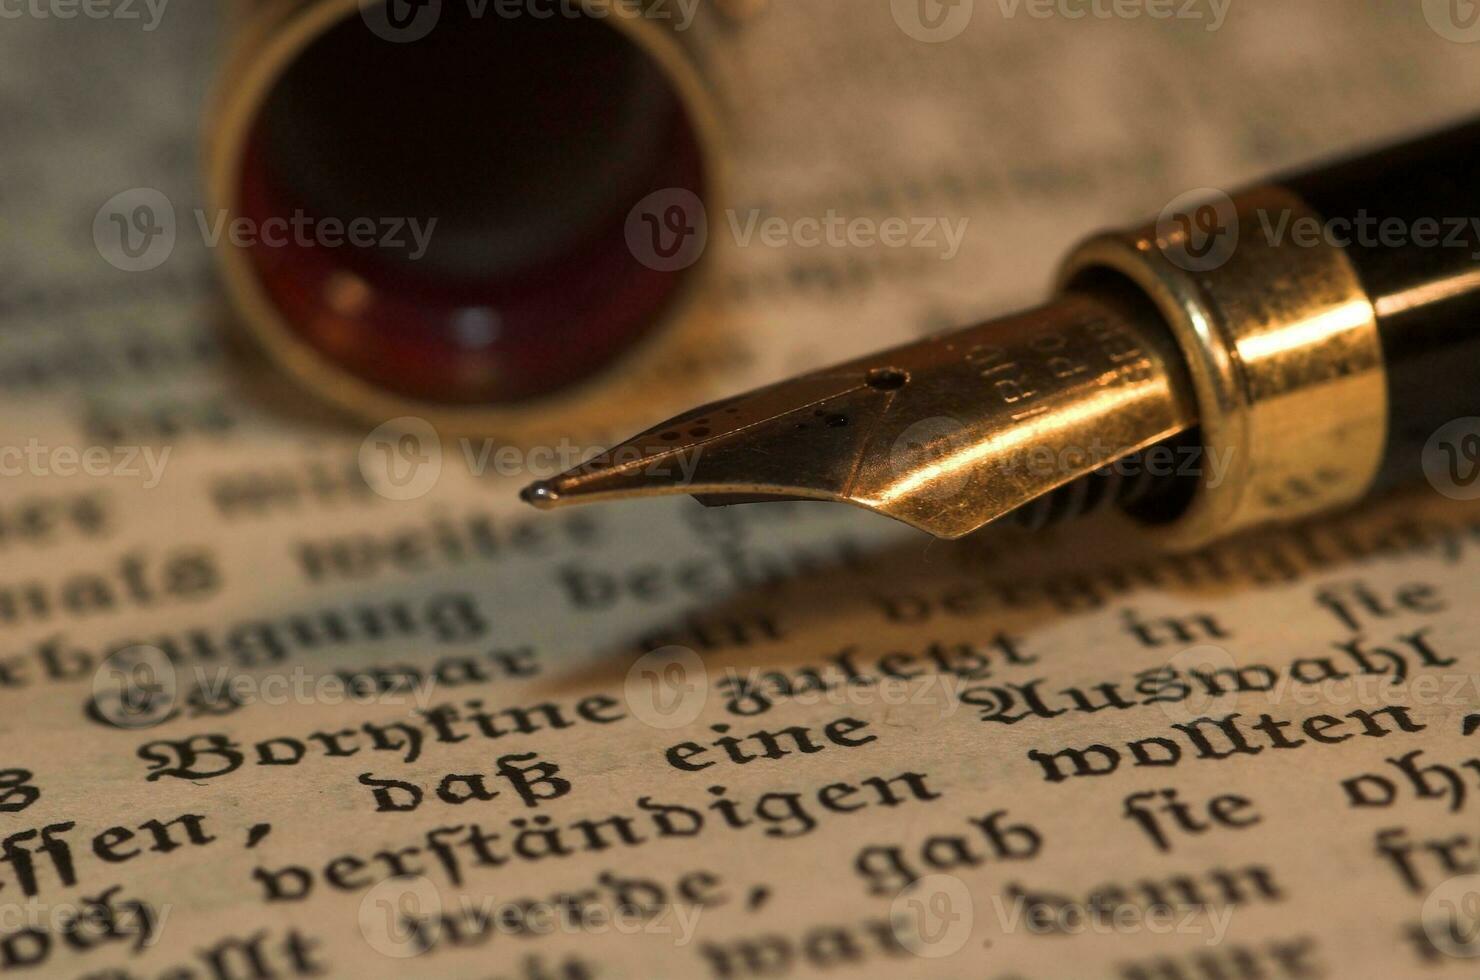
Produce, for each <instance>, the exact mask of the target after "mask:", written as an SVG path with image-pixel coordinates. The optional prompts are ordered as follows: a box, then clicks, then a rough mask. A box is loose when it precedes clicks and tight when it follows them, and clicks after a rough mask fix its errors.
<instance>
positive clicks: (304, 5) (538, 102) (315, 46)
mask: <svg viewBox="0 0 1480 980" xmlns="http://www.w3.org/2000/svg"><path fill="white" fill-rule="evenodd" d="M721 16H722V14H721V11H720V9H719V8H716V7H712V6H711V4H710V3H709V2H708V0H690V2H686V3H678V2H676V0H664V2H662V3H657V2H653V0H485V2H471V0H249V2H244V3H242V4H241V5H240V6H239V7H238V9H237V20H236V24H235V27H234V29H233V36H232V41H233V45H234V50H233V52H232V56H231V58H230V60H229V62H228V66H227V68H226V70H225V73H224V75H223V78H222V80H221V84H220V89H219V92H218V95H217V100H216V103H215V105H214V110H213V114H212V117H211V120H210V123H211V125H210V128H209V131H210V140H209V146H208V163H207V166H208V180H209V187H210V194H211V197H212V201H213V208H214V209H215V210H214V211H213V213H212V216H211V217H212V222H213V223H215V224H216V228H217V229H218V230H219V232H220V235H221V241H220V242H219V247H218V249H217V251H218V253H219V255H220V259H221V263H222V266H223V268H224V271H225V278H226V281H227V284H228V289H229V290H230V293H231V296H232V299H233V301H234V302H235V304H236V306H237V307H238V311H239V313H240V315H241V319H242V320H243V322H244V323H245V324H246V326H247V327H248V329H249V330H250V331H251V332H252V333H253V334H255V336H256V337H257V338H258V339H259V340H260V341H261V342H262V343H263V345H264V346H265V348H266V349H267V351H268V352H269V353H270V355H271V356H272V357H273V358H274V359H275V360H277V361H278V362H279V363H280V364H281V365H282V366H284V367H285V368H286V369H287V370H288V371H289V372H290V373H291V374H292V375H294V376H295V377H296V378H297V379H298V380H299V381H300V382H302V383H304V384H305V385H307V386H308V387H309V388H310V389H312V390H313V391H314V392H316V393H318V394H319V395H321V396H323V397H326V398H328V399H330V400H331V401H333V402H335V403H337V404H338V405H340V406H341V407H343V408H346V409H349V410H351V411H353V412H356V413H358V414H360V415H361V416H364V417H367V418H374V419H381V420H383V419H385V418H389V417H393V416H397V415H408V414H412V415H421V416H424V417H427V418H430V419H433V420H435V421H438V422H439V423H441V424H444V425H447V426H448V427H449V428H463V429H478V428H485V427H486V426H488V425H490V424H493V423H495V422H497V421H500V420H507V419H509V418H511V417H513V415H514V413H517V411H518V410H519V409H520V408H521V407H528V406H530V405H541V406H549V405H551V404H552V403H560V404H566V403H570V402H572V401H573V400H590V399H595V398H599V389H600V388H601V379H602V378H609V377H610V376H611V375H612V374H616V373H620V372H605V371H604V370H603V369H605V368H607V367H609V366H612V365H613V364H615V363H620V362H622V361H623V360H624V359H625V358H627V357H628V356H636V355H635V353H634V352H635V350H636V349H637V348H638V347H640V346H643V345H642V344H641V343H640V342H641V341H643V340H644V339H646V338H648V337H649V336H650V335H651V334H652V333H653V332H654V331H655V330H656V328H658V327H659V326H661V325H663V324H664V323H666V322H669V321H671V320H674V319H675V318H677V317H678V316H679V315H680V314H681V312H682V310H683V308H684V306H685V301H686V299H687V298H688V297H689V296H690V295H691V293H692V290H693V286H694V284H695V280H696V278H697V276H698V275H699V274H700V272H701V271H702V269H703V267H704V264H705V263H704V262H703V259H704V255H705V251H706V249H705V245H706V237H707V230H706V229H707V226H706V213H707V210H708V207H709V206H710V205H711V204H712V196H713V195H714V193H715V191H716V189H717V188H718V186H719V184H720V182H721V175H720V173H719V168H720V161H721V155H720V153H719V152H718V151H717V149H716V144H717V141H718V132H717V131H718V118H717V111H716V107H715V100H714V98H713V96H712V93H711V91H710V89H709V85H708V82H707V80H706V78H705V75H704V73H703V70H702V67H701V66H702V61H701V59H700V57H699V52H701V51H702V50H703V47H704V45H705V44H706V37H709V36H712V33H713V31H714V30H716V29H717V27H716V22H718V21H720V20H721Z"/></svg>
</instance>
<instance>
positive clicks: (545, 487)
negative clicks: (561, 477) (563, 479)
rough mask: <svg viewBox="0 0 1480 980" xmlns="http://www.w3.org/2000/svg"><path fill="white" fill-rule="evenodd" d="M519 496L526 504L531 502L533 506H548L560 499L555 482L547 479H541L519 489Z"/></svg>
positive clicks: (553, 504)
mask: <svg viewBox="0 0 1480 980" xmlns="http://www.w3.org/2000/svg"><path fill="white" fill-rule="evenodd" d="M519 497H520V499H521V500H523V501H524V502H525V503H526V504H533V505H534V506H535V507H540V508H549V507H553V506H555V503H556V502H557V501H558V500H559V499H560V492H559V491H557V490H556V489H555V484H553V483H551V482H550V481H548V480H541V481H540V482H538V483H531V484H530V485H529V486H527V487H525V488H524V489H523V490H521V491H519Z"/></svg>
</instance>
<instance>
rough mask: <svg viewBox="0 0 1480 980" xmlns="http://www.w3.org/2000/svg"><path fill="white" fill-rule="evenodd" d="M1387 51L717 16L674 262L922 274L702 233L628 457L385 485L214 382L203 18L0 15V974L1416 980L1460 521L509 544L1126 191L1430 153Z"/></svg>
mask: <svg viewBox="0 0 1480 980" xmlns="http://www.w3.org/2000/svg"><path fill="white" fill-rule="evenodd" d="M1463 6H1464V5H1460V7H1463ZM1420 8H1421V9H1420ZM7 9H9V8H7ZM67 9H72V10H73V13H74V14H75V16H71V17H64V16H62V14H64V13H65V12H66V10H67ZM89 9H91V8H89ZM1445 9H1447V5H1445V4H1430V3H1424V4H1422V5H1418V4H1413V5H1397V4H1354V3H1349V2H1344V0H1343V2H1335V0H1332V2H1302V3H1298V4H1297V3H1281V2H1274V0H1270V2H1253V0H1233V2H1231V3H1228V2H1222V3H1214V2H1212V0H1207V2H1200V0H1175V2H1168V3H1151V2H1147V3H1144V4H1136V3H1121V4H1112V3H1109V2H1108V0H1107V2H1105V3H1102V4H1091V3H1088V2H1085V3H1077V2H1076V3H1063V4H1042V3H1032V2H1030V0H1022V2H1021V3H1020V4H1019V3H1016V2H1011V0H976V2H975V3H974V4H973V3H970V2H969V0H968V2H966V3H965V4H958V5H956V6H955V7H951V6H948V5H946V6H941V7H940V9H939V10H935V9H934V8H933V7H931V6H930V5H929V4H927V5H925V6H923V7H916V5H914V4H912V3H894V4H892V5H891V4H890V3H886V2H882V0H881V2H877V3H860V2H857V0H807V2H806V3H802V2H800V0H793V2H791V3H780V2H777V3H775V4H774V5H772V6H771V7H770V8H769V9H764V8H762V9H760V11H759V12H758V13H756V14H755V15H753V16H752V17H751V18H750V19H749V20H747V21H746V22H745V23H744V24H743V26H741V27H740V28H739V29H738V30H736V31H735V32H734V36H733V38H731V39H730V40H729V41H727V42H726V46H725V47H724V48H722V49H721V50H719V51H717V52H715V64H716V68H717V70H718V71H720V72H721V73H722V75H723V77H724V78H725V80H726V85H727V90H728V92H729V96H730V97H729V99H728V101H729V103H730V106H731V108H730V111H731V113H732V119H731V125H732V127H733V129H734V132H735V134H736V140H735V143H736V147H735V152H736V154H737V181H738V186H737V193H736V194H735V196H734V197H735V212H734V213H733V214H732V215H725V216H713V220H714V224H715V225H716V227H719V228H721V229H723V231H722V233H721V236H720V237H722V238H723V237H725V236H731V237H733V238H737V239H738V235H739V233H738V232H733V233H732V231H731V229H740V230H741V231H743V229H744V228H745V226H746V223H747V222H748V221H750V220H751V218H752V217H754V218H757V219H758V220H765V219H769V218H780V219H783V223H786V224H788V226H789V227H795V222H796V221H798V220H799V219H806V218H812V219H817V220H818V221H823V220H826V219H827V218H828V217H829V216H830V215H832V214H836V215H839V216H842V217H844V218H856V217H867V218H871V219H882V218H886V217H903V218H905V219H908V220H911V221H919V222H921V223H922V224H923V223H929V224H930V227H931V228H932V233H938V234H939V236H940V237H939V238H932V239H930V240H929V241H930V243H931V244H932V245H935V246H939V247H924V248H900V249H888V248H884V247H868V246H864V245H855V244H848V243H844V244H842V245H839V246H836V247H832V246H829V247H817V248H807V247H803V246H801V245H798V244H795V243H793V244H791V245H786V244H782V245H780V246H778V247H769V246H765V245H747V244H744V243H742V242H741V241H738V240H731V241H718V242H716V243H715V247H717V248H721V249H722V250H723V252H724V255H723V261H722V264H721V267H720V269H719V273H718V275H717V276H716V280H715V282H714V284H713V287H712V289H711V290H710V294H709V296H708V297H707V301H706V307H707V309H706V311H705V314H704V315H706V316H708V317H711V318H713V320H714V321H715V323H716V324H717V326H718V327H719V328H720V329H719V333H720V335H721V336H723V337H725V338H728V339H727V340H726V342H725V343H722V344H708V345H704V346H702V347H695V348H693V349H676V350H674V351H673V353H672V354H671V356H670V359H669V360H668V361H666V362H665V364H664V366H663V367H662V370H661V371H660V372H659V373H657V374H655V375H654V377H652V378H651V379H649V380H650V384H648V385H647V387H648V389H649V390H648V393H647V396H646V397H645V398H644V399H641V400H634V401H633V402H632V403H631V404H630V405H629V406H628V409H627V410H628V412H629V417H624V418H617V419H603V420H600V421H599V422H598V421H596V420H593V422H592V424H591V425H590V427H589V429H588V430H586V431H571V432H568V433H560V434H557V435H558V438H557V435H552V436H551V438H550V441H549V442H547V443H545V444H540V445H528V444H506V443H503V442H500V441H497V440H493V439H490V440H477V439H473V440H457V439H450V438H449V439H445V440H437V439H435V438H429V439H424V440H423V442H422V444H421V445H420V446H418V447H416V448H417V452H416V454H415V458H414V460H413V462H414V463H415V464H416V465H415V466H413V467H412V468H411V469H405V468H394V467H395V465H396V464H398V463H404V462H406V461H407V459H408V458H407V457H401V456H398V453H399V452H400V450H401V448H403V447H402V444H401V443H400V442H399V441H396V440H395V439H392V438H391V437H389V436H387V435H386V434H385V433H382V432H379V431H375V432H372V431H371V428H372V427H371V426H359V427H356V426H354V425H351V424H349V423H345V422H343V421H342V420H338V419H335V418H333V417H331V416H330V415H329V414H327V413H324V412H320V411H318V410H316V409H314V408H313V407H312V406H310V405H308V404H307V403H306V400H305V399H304V398H303V397H302V396H300V395H298V394H297V393H295V392H292V391H290V390H288V389H287V388H286V386H285V385H284V383H283V382H281V381H280V380H279V379H278V378H277V377H276V376H275V374H274V373H273V372H272V371H271V370H269V369H267V368H266V367H264V366H263V365H261V364H259V363H258V362H257V361H256V360H255V359H254V358H253V357H252V356H251V354H250V353H248V352H244V351H239V350H237V349H236V348H235V347H234V346H232V345H230V344H228V343H226V342H225V341H224V340H223V339H222V338H223V337H224V336H226V335H225V333H224V332H223V331H222V329H221V327H222V324H223V322H224V321H225V320H226V319H227V318H228V317H229V312H228V311H226V310H225V309H224V308H223V303H222V300H221V298H220V295H219V293H218V292H217V288H216V286H215V285H214V282H213V278H212V273H211V267H210V263H211V255H210V254H209V248H208V247H207V245H206V244H205V242H204V241H203V238H202V234H201V232H200V230H199V229H200V223H199V214H200V213H203V212H200V209H203V208H204V207H205V204H204V202H203V201H202V199H201V195H200V192H199V190H198V188H197V183H196V180H195V177H194V172H195V171H194V167H195V147H196V141H197V139H198V136H199V132H198V131H199V115H198V114H199V112H200V111H201V105H202V93H203V92H204V89H205V86H206V85H207V84H208V81H209V78H210V76H211V73H212V67H213V64H214V60H215V52H217V51H218V50H219V43H220V40H221V38H220V24H219V21H218V18H219V16H220V11H219V10H218V9H216V5H211V4H201V3H196V4H188V5H187V4H185V3H176V4H167V3H163V2H160V3H155V4H148V5H146V4H144V3H142V2H141V3H138V4H134V5H132V6H130V5H119V4H115V5H114V7H113V8H109V11H111V12H101V13H99V12H97V11H94V13H95V14H96V16H94V15H91V14H88V15H84V14H82V13H79V12H78V11H77V10H76V9H75V8H72V6H71V5H66V4H60V3H53V4H50V5H48V4H46V3H39V4H30V5H28V6H26V7H24V8H22V7H21V6H20V5H16V6H15V7H14V9H13V11H12V12H14V13H15V14H16V15H15V16H11V13H10V12H7V13H6V15H5V16H6V20H5V21H4V24H3V33H0V44H3V46H4V53H3V57H0V104H3V106H4V116H5V118H6V120H7V125H8V127H9V128H8V131H7V139H6V141H5V144H4V146H3V147H0V156H3V159H4V168H3V172H4V174H5V176H6V180H5V183H4V186H3V187H0V213H3V215H4V219H5V220H4V227H5V230H6V234H5V235H4V236H0V252H3V266H4V268H5V270H6V272H5V275H4V277H3V281H0V316H3V321H0V399H3V417H4V419H5V421H4V434H3V439H0V447H3V452H4V453H5V455H4V456H3V457H0V463H3V464H4V466H5V467H6V469H5V471H4V477H5V478H4V480H3V481H0V559H3V560H0V731H3V750H0V973H6V974H12V973H13V974H15V975H36V976H98V977H129V978H135V977H137V978H145V977H150V978H153V977H166V976H168V977H230V978H267V977H272V978H289V977H299V976H354V977H373V976H394V975H411V976H459V977H487V978H492V977H498V978H520V980H544V978H552V980H554V978H579V977H628V978H638V977H699V978H703V977H713V978H749V977H780V976H810V975H827V976H880V977H897V976H911V977H913V976H921V977H927V976H928V977H995V978H1008V977H1111V978H1120V980H1181V978H1207V980H1224V978H1307V977H1393V976H1409V975H1424V976H1430V975H1433V976H1470V975H1473V972H1474V970H1475V966H1474V963H1475V962H1476V960H1475V959H1474V957H1476V956H1477V954H1480V942H1476V936H1475V929H1476V927H1477V925H1480V905H1477V903H1480V887H1477V884H1476V882H1477V879H1475V878H1473V877H1468V878H1467V877H1466V876H1468V875H1473V874H1475V873H1480V832H1477V830H1476V823H1475V818H1474V812H1475V811H1474V807H1475V805H1476V804H1475V794H1476V793H1477V792H1480V754H1477V752H1476V750H1475V748H1474V747H1473V745H1474V744H1475V742H1474V740H1475V737H1476V736H1475V735H1473V734H1472V732H1474V731H1475V729H1476V728H1477V727H1480V687H1477V683H1480V682H1477V677H1480V674H1477V670H1480V652H1477V651H1476V649H1475V648H1474V646H1473V642H1474V641H1473V636H1474V634H1475V632H1476V629H1477V626H1480V620H1477V618H1476V613H1475V610H1476V609H1477V608H1480V585H1477V577H1476V575H1475V574H1474V569H1475V567H1476V562H1477V560H1480V558H1477V554H1480V552H1477V547H1480V509H1477V507H1476V505H1474V504H1472V503H1466V502H1464V501H1462V500H1455V499H1450V497H1446V496H1443V495H1441V494H1438V493H1436V492H1434V491H1433V489H1431V488H1428V487H1420V488H1417V489H1415V490H1414V491H1412V492H1410V493H1408V494H1407V495H1405V496H1402V497H1400V498H1397V499H1389V500H1386V501H1380V502H1377V503H1375V504H1372V505H1370V506H1367V507H1365V508H1363V509H1362V510H1360V511H1357V512H1354V513H1350V514H1344V515H1337V516H1335V517H1333V518H1331V519H1330V520H1328V521H1326V522H1323V523H1321V524H1318V525H1314V526H1311V527H1306V528H1299V529H1293V530H1288V531H1283V532H1279V533H1270V534H1264V535H1259V536H1254V537H1249V538H1244V539H1240V540H1237V541H1233V542H1230V543H1228V544H1226V545H1223V546H1220V547H1218V548H1216V549H1214V550H1211V551H1209V552H1206V553H1203V554H1199V555H1194V556H1183V557H1176V558H1172V557H1167V556H1159V555H1156V554H1154V553H1151V552H1149V551H1146V550H1143V549H1141V548H1140V547H1139V546H1138V545H1136V544H1135V543H1134V542H1130V541H1126V540H1122V539H1121V538H1119V537H1117V536H1115V534H1114V533H1113V532H1112V531H1111V530H1110V529H1108V528H1104V527H1096V526H1093V525H1091V526H1089V527H1073V528H1068V529H1064V530H1059V531H1055V532H1050V533H1048V534H1046V535H1040V536H1033V537H1029V536H1024V535H1021V534H1018V533H1016V532H1014V531H1012V530H992V531H989V532H987V533H985V534H983V535H980V536H979V537H977V538H975V539H973V540H969V541H965V542H961V543H956V544H945V543H939V542H934V541H930V540H927V539H924V538H922V537H921V536H919V535H917V534H914V533H912V532H909V531H907V530H905V529H902V528H899V527H896V526H894V525H891V524H890V523H889V522H887V521H882V520H880V519H877V518H874V517H871V516H870V515H866V514H861V513H855V512H853V511H849V510H846V509H841V508H828V507H824V506H820V505H818V506H812V505H800V504H798V505H787V504H781V505H773V506H766V507H755V508H735V509H729V510H706V509H703V508H701V507H699V506H698V505H697V504H695V503H692V502H690V501H687V500H678V501H657V502H647V503H634V504H629V505H614V506H610V507H605V508H601V509H592V510H589V511H582V512H572V513H570V514H568V515H560V516H554V517H549V516H541V515H536V514H534V513H532V512H529V511H526V510H525V509H523V508H522V505H520V504H519V503H518V502H517V500H516V498H515V491H516V490H517V488H518V487H519V486H520V485H521V484H522V483H524V482H527V481H528V480H530V479H533V478H537V477H541V476H546V475H549V474H550V472H551V470H552V469H553V468H554V467H555V466H557V465H559V463H560V462H562V461H564V460H566V459H567V458H568V456H569V454H572V453H573V454H576V455H580V454H583V453H586V452H589V451H592V450H594V449H595V448H596V447H597V446H599V445H601V444H603V442H604V441H605V440H609V439H611V438H613V437H617V436H621V435H623V434H625V430H631V429H636V428H638V427H641V426H643V425H645V424H648V423H650V422H652V421H654V420H656V419H657V418H659V417H661V416H662V415H664V414H665V413H666V412H669V411H671V410H673V409H677V408H682V407H686V405H687V404H690V403H692V402H694V401H695V400H696V399H698V398H703V397H708V396H718V395H721V394H725V393H727V392H729V391H733V390H736V389H739V388H742V387H745V386H746V385H749V384H753V383H757V382H761V381H765V380H768V379H773V378H776V377H779V376H781V375H782V374H783V373H784V372H787V371H791V370H797V369H801V368H805V367H810V366H816V365H819V364H821V363H824V362H826V361H829V360H834V359H841V358H843V357H846V356H848V355H850V354H854V353H859V352H862V351H864V350H866V349H868V348H871V347H874V346H877V345H880V344H884V343H888V342H891V341H897V340H900V339H904V338H908V337H911V336H917V335H920V334H922V333H925V332H927V331H930V330H935V329H939V328H942V327H945V326H948V325H950V324H952V323H959V322H964V321H967V320H969V319H970V318H973V317H978V316H983V315H989V314H993V313H999V312H1003V311H1006V310H1008V309H1010V308H1011V307H1013V306H1015V305H1020V304H1024V303H1028V302H1033V301H1035V300H1036V299H1038V298H1039V297H1040V296H1041V295H1042V293H1043V291H1044V290H1045V289H1046V287H1047V285H1048V282H1049V279H1050V276H1051V269H1052V266H1053V262H1054V261H1055V259H1056V258H1057V256H1058V255H1059V254H1060V253H1061V252H1062V250H1063V249H1065V248H1066V247H1067V246H1068V245H1069V244H1070V243H1071V242H1072V241H1073V240H1074V239H1075V238H1077V237H1078V236H1080V235H1082V234H1084V233H1086V232H1088V231H1090V230H1092V229H1094V228H1096V227H1099V226H1102V225H1105V224H1108V223H1114V222H1122V221H1128V220H1132V219H1135V218H1137V217H1141V216H1144V215H1146V214H1148V213H1149V214H1154V213H1156V212H1157V210H1158V209H1159V208H1161V206H1162V205H1163V204H1165V203H1166V202H1167V201H1169V200H1170V199H1171V198H1172V197H1174V196H1175V195H1178V194H1181V193H1182V192H1185V191H1188V190H1192V189H1194V188H1199V187H1215V188H1216V187H1232V186H1235V185H1237V184H1238V183H1240V182H1242V181H1245V180H1249V179H1252V178H1253V177H1255V176H1257V175H1258V174H1260V173H1261V172H1263V171H1265V170H1266V169H1269V168H1272V167H1280V166H1286V165H1291V164H1294V163H1296V162H1299V161H1301V160H1304V159H1308V158H1310V157H1312V156H1315V155H1319V154H1322V153H1326V152H1330V151H1333V150H1336V149H1338V148H1341V147H1345V146H1350V145H1354V144H1358V143H1363V142H1369V141H1373V140H1377V139H1381V138H1385V137H1391V136H1394V135H1397V134H1400V133H1403V132H1406V131H1409V130H1413V129H1417V128H1421V127H1423V126H1425V125H1433V124H1438V123H1440V122H1443V121H1445V120H1448V119H1451V118H1455V117H1457V116H1459V115H1461V114H1463V113H1465V112H1466V111H1470V110H1472V109H1473V108H1474V104H1473V103H1474V93H1475V92H1477V91H1480V60H1477V57H1476V52H1477V51H1480V48H1477V47H1475V46H1473V45H1470V44H1467V43H1466V41H1467V40H1474V38H1468V37H1467V33H1466V29H1465V26H1464V24H1463V21H1462V17H1461V14H1462V13H1463V11H1462V10H1460V9H1459V8H1455V9H1454V11H1453V13H1454V15H1455V16H1454V19H1449V20H1446V19H1445V18H1446V15H1445ZM129 11H131V12H132V15H131V16H126V14H127V13H128V12H129ZM963 11H964V13H965V15H966V17H965V21H964V22H958V21H954V20H950V19H949V18H956V17H961V16H962V14H963ZM1168 11H1170V12H1171V15H1168V14H1167V12H1168ZM927 13H929V14H931V15H932V16H937V15H938V16H939V17H944V18H946V19H944V20H929V18H927V20H929V22H928V23H927V20H921V19H920V18H921V17H925V16H926V14H927ZM1133 15H1134V16H1133ZM912 17H913V18H915V19H914V20H913V21H912V20H911V18H912ZM931 24H934V26H931ZM957 28H959V30H957ZM922 32H923V33H925V34H928V35H930V37H929V38H928V39H925V40H922V39H921V36H920V35H921V33H922ZM952 32H955V33H952ZM945 35H950V36H945ZM140 188H145V189H150V190H153V191H157V192H158V193H159V194H161V195H163V197H164V198H165V199H166V200H167V201H168V202H169V203H170V205H171V207H172V209H173V212H174V214H175V225H174V227H175V230H176V240H175V242H174V246H173V250H172V253H171V254H170V255H169V256H168V259H167V261H164V262H162V263H161V264H159V265H158V266H157V267H156V268H154V269H152V270H149V271H144V272H128V271H123V270H121V269H118V268H115V267H114V266H112V265H110V264H109V263H108V262H107V261H105V259H104V257H103V253H102V252H100V250H99V248H98V246H97V243H96V241H95V230H96V227H97V221H96V217H97V216H98V215H100V214H102V215H104V216H106V213H107V212H106V208H107V202H109V201H110V200H112V199H113V198H114V197H115V196H116V195H119V194H124V193H136V192H137V191H138V189H140ZM207 218H208V216H207ZM103 227H104V228H105V230H106V223H105V224H104V226H103ZM954 229H962V230H963V231H962V234H960V235H959V236H956V235H955V232H954ZM387 452H389V453H390V455H389V456H387V455H385V453H387ZM387 461H389V463H390V464H391V465H392V468H391V469H388V468H387ZM1460 495H1461V494H1453V495H1452V496H1460Z"/></svg>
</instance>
